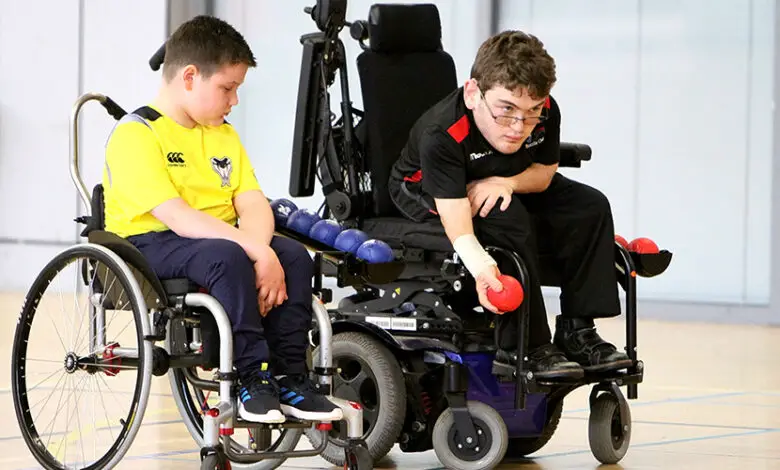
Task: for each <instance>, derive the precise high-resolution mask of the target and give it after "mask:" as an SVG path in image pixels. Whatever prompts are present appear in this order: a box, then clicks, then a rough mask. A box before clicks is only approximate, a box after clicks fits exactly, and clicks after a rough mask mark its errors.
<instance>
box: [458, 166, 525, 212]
mask: <svg viewBox="0 0 780 470" xmlns="http://www.w3.org/2000/svg"><path fill="white" fill-rule="evenodd" d="M466 189H467V190H468V198H469V202H470V203H471V216H472V217H474V216H475V215H477V212H479V215H480V216H481V217H487V216H488V214H490V211H491V210H493V206H495V205H496V203H497V202H498V200H499V199H502V201H501V206H500V209H501V210H502V211H505V210H506V209H507V208H508V207H509V204H510V203H511V202H512V194H513V192H514V191H513V190H512V185H511V184H510V183H509V180H508V179H507V178H503V177H500V176H491V177H489V178H485V179H481V180H477V181H472V182H471V183H469V184H468V185H467V186H466Z"/></svg>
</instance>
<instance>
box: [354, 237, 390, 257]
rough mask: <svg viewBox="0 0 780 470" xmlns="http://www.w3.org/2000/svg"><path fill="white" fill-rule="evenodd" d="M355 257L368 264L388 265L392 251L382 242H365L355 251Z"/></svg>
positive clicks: (373, 240)
mask: <svg viewBox="0 0 780 470" xmlns="http://www.w3.org/2000/svg"><path fill="white" fill-rule="evenodd" d="M356 256H357V257H358V258H360V259H362V260H364V261H367V262H369V263H389V262H391V261H393V249H392V248H390V245H388V244H387V243H385V242H383V241H382V240H375V239H371V240H366V241H365V242H363V244H361V245H360V248H358V249H357V253H356Z"/></svg>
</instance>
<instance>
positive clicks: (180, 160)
mask: <svg viewBox="0 0 780 470" xmlns="http://www.w3.org/2000/svg"><path fill="white" fill-rule="evenodd" d="M165 158H166V159H167V160H168V166H184V165H185V164H186V163H185V162H184V153H183V152H168V155H167V156H166V157H165Z"/></svg>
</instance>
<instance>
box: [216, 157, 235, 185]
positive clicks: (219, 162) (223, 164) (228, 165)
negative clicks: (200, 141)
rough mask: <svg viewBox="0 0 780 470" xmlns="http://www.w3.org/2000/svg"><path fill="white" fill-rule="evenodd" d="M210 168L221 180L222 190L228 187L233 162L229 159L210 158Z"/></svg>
mask: <svg viewBox="0 0 780 470" xmlns="http://www.w3.org/2000/svg"><path fill="white" fill-rule="evenodd" d="M211 168H212V169H213V170H214V171H215V172H216V173H217V174H218V175H219V177H220V178H222V186H220V187H222V188H224V187H227V186H230V174H231V173H233V162H232V161H231V160H230V157H222V158H217V157H211Z"/></svg>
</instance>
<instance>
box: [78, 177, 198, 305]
mask: <svg viewBox="0 0 780 470" xmlns="http://www.w3.org/2000/svg"><path fill="white" fill-rule="evenodd" d="M90 207H91V215H90V216H89V217H84V218H83V219H81V221H83V222H84V223H85V225H86V226H85V227H84V230H82V232H81V236H82V237H87V239H88V240H89V242H90V243H95V244H97V245H102V246H105V247H106V248H109V249H110V250H111V251H113V252H115V253H116V254H117V255H119V257H120V258H122V259H123V260H124V261H125V262H126V263H128V264H129V265H130V268H131V270H132V271H134V274H135V275H136V278H137V279H138V281H139V283H141V284H142V285H143V281H146V282H148V283H149V284H151V288H152V289H151V290H148V289H147V290H145V292H144V294H145V297H146V298H145V300H146V303H147V305H150V306H153V305H156V306H158V307H164V306H166V305H167V304H168V301H169V300H170V297H176V296H181V295H184V294H187V293H190V292H198V290H199V289H200V287H199V286H197V285H196V284H195V283H193V282H192V281H190V280H189V279H185V278H174V279H159V278H158V277H157V275H156V274H155V273H154V271H153V270H152V268H151V267H150V266H149V263H148V262H147V261H146V258H144V256H143V254H141V252H140V251H139V250H138V248H136V247H135V245H133V244H132V243H130V242H129V241H127V240H126V239H124V238H122V237H120V236H119V235H117V234H115V233H111V232H107V231H106V223H105V210H106V206H105V199H104V190H103V185H102V184H100V183H98V184H96V185H95V187H94V188H93V189H92V199H91V204H90Z"/></svg>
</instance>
